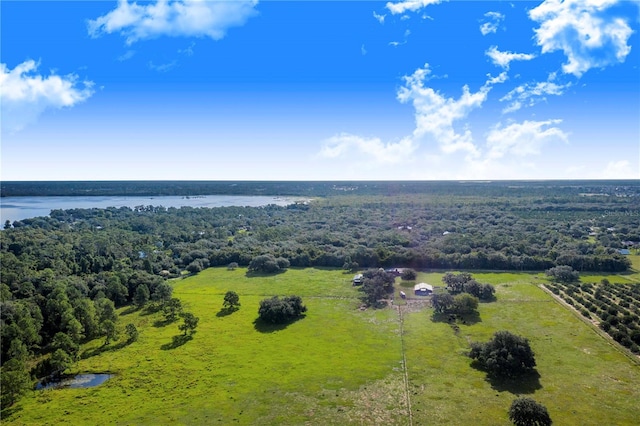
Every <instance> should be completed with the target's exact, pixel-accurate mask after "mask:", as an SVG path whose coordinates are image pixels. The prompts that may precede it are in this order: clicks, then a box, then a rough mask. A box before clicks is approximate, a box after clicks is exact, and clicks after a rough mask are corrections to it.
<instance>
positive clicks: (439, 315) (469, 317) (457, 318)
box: [431, 312, 482, 326]
mask: <svg viewBox="0 0 640 426" xmlns="http://www.w3.org/2000/svg"><path fill="white" fill-rule="evenodd" d="M431 321H433V322H446V323H448V324H450V325H452V326H453V325H457V326H460V325H474V324H477V323H479V322H482V318H480V314H479V313H478V312H471V313H468V314H448V313H443V312H434V313H433V315H431Z"/></svg>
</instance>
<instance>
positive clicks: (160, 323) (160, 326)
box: [153, 318, 178, 328]
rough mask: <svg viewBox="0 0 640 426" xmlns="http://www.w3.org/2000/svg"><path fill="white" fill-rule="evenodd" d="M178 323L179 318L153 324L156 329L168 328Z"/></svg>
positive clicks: (157, 321)
mask: <svg viewBox="0 0 640 426" xmlns="http://www.w3.org/2000/svg"><path fill="white" fill-rule="evenodd" d="M176 321H178V318H176V319H163V320H156V321H154V322H153V326H154V327H156V328H162V327H166V326H168V325H169V324H173V323H174V322H176Z"/></svg>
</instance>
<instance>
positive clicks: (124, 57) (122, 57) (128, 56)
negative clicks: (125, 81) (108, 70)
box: [118, 50, 136, 62]
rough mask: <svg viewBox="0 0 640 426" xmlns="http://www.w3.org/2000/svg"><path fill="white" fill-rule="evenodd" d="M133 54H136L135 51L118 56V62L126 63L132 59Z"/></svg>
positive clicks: (128, 51)
mask: <svg viewBox="0 0 640 426" xmlns="http://www.w3.org/2000/svg"><path fill="white" fill-rule="evenodd" d="M135 54H136V51H135V50H127V51H126V52H124V53H123V54H122V55H120V56H118V61H120V62H124V61H128V60H129V59H131V58H133V57H134V55H135Z"/></svg>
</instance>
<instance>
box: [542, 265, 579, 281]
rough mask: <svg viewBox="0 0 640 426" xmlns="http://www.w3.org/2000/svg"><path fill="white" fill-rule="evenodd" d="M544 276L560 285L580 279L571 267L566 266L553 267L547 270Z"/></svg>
mask: <svg viewBox="0 0 640 426" xmlns="http://www.w3.org/2000/svg"><path fill="white" fill-rule="evenodd" d="M545 274H547V276H549V277H551V279H552V280H553V281H558V282H561V283H572V282H576V281H578V280H579V279H580V274H578V271H574V270H573V268H572V267H571V266H567V265H561V266H554V267H553V268H551V269H548V270H547V271H546V272H545Z"/></svg>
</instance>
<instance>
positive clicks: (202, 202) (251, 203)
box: [0, 195, 295, 224]
mask: <svg viewBox="0 0 640 426" xmlns="http://www.w3.org/2000/svg"><path fill="white" fill-rule="evenodd" d="M294 201H295V199H294V198H283V197H264V196H244V195H205V196H197V197H184V196H177V195H176V196H159V197H126V196H120V197H118V196H107V197H88V196H71V197H2V198H0V219H1V224H4V223H5V221H7V220H9V221H11V222H13V221H15V220H22V219H28V218H32V217H39V216H49V213H51V210H57V209H62V210H66V209H91V208H107V207H130V208H133V207H136V206H156V207H157V206H163V207H166V208H169V207H176V208H179V207H187V206H189V207H228V206H247V207H259V206H266V205H268V204H277V205H279V206H286V205H288V204H291V203H293V202H294Z"/></svg>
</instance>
